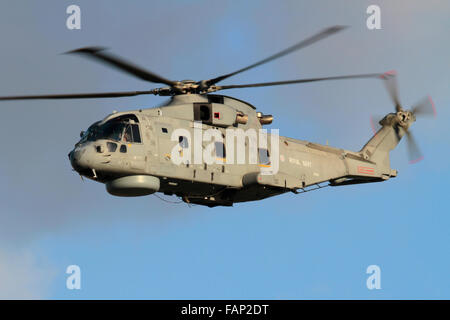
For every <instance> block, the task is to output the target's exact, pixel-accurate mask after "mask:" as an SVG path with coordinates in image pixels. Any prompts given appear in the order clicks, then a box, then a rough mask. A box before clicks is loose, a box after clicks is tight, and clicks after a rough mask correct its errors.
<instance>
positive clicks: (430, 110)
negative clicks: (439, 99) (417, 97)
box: [411, 96, 436, 116]
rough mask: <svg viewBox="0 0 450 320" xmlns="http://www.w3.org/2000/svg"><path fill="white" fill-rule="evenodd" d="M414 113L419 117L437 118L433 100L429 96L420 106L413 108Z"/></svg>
mask: <svg viewBox="0 0 450 320" xmlns="http://www.w3.org/2000/svg"><path fill="white" fill-rule="evenodd" d="M411 111H412V113H414V115H415V116H417V115H419V116H422V115H424V116H425V115H426V116H428V115H433V116H436V108H435V106H434V102H433V100H431V97H430V96H428V97H426V98H425V99H423V100H422V101H420V102H419V103H418V104H416V105H415V106H414V107H412V109H411Z"/></svg>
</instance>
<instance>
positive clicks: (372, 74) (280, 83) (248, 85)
mask: <svg viewBox="0 0 450 320" xmlns="http://www.w3.org/2000/svg"><path fill="white" fill-rule="evenodd" d="M379 77H380V73H367V74H355V75H348V76H335V77H324V78H308V79H298V80H287V81H276V82H261V83H250V84H237V85H225V86H216V89H217V90H225V89H236V88H253V87H268V86H280V85H285V84H295V83H306V82H316V81H325V80H342V79H358V78H379Z"/></svg>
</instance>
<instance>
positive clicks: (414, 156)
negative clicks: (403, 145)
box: [406, 131, 423, 164]
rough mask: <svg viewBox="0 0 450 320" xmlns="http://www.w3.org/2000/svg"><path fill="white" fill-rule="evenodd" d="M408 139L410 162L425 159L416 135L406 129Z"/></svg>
mask: <svg viewBox="0 0 450 320" xmlns="http://www.w3.org/2000/svg"><path fill="white" fill-rule="evenodd" d="M406 139H407V140H406V142H407V147H408V156H409V163H410V164H414V163H417V162H419V161H421V160H422V159H423V155H422V152H420V149H419V146H418V145H417V143H416V140H415V139H414V136H413V135H412V133H411V132H410V131H406Z"/></svg>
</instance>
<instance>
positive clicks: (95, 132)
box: [80, 117, 142, 143]
mask: <svg viewBox="0 0 450 320" xmlns="http://www.w3.org/2000/svg"><path fill="white" fill-rule="evenodd" d="M133 122H134V121H133V120H131V121H130V120H129V119H123V118H121V117H118V118H114V119H111V120H109V121H107V122H105V123H104V124H102V125H99V123H100V122H96V123H94V124H93V125H91V126H90V127H89V129H88V130H87V131H86V132H85V134H84V135H83V137H82V138H81V140H80V143H82V142H85V141H96V140H99V139H105V140H113V141H117V142H120V141H122V140H123V141H124V142H128V143H130V142H136V143H141V142H142V141H141V135H140V133H139V125H138V124H136V123H133Z"/></svg>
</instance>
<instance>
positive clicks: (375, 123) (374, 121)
mask: <svg viewBox="0 0 450 320" xmlns="http://www.w3.org/2000/svg"><path fill="white" fill-rule="evenodd" d="M383 118H384V117H383V116H379V115H378V116H373V115H371V116H370V126H371V128H372V131H373V134H374V135H375V134H376V133H377V132H378V130H380V128H381V125H380V121H381V120H382V119H383Z"/></svg>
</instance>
